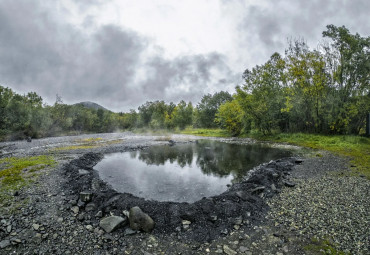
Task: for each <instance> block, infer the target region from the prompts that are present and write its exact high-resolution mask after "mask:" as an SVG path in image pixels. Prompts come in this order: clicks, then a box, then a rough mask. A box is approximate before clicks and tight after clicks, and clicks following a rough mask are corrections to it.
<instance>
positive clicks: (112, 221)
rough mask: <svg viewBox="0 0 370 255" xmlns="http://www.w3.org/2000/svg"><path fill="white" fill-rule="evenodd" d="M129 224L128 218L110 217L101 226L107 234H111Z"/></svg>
mask: <svg viewBox="0 0 370 255" xmlns="http://www.w3.org/2000/svg"><path fill="white" fill-rule="evenodd" d="M126 222H127V218H126V217H125V218H122V217H119V216H109V217H106V218H104V219H102V220H101V221H100V223H99V226H100V227H101V228H102V229H104V231H105V232H107V233H110V232H112V231H113V230H115V229H117V228H118V227H120V226H122V225H124V224H125V223H126Z"/></svg>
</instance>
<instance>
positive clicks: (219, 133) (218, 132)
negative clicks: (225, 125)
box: [179, 128, 231, 137]
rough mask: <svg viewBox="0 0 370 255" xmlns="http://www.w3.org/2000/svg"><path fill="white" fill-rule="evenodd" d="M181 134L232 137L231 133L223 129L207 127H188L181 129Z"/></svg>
mask: <svg viewBox="0 0 370 255" xmlns="http://www.w3.org/2000/svg"><path fill="white" fill-rule="evenodd" d="M179 133H180V134H186V135H197V136H212V137H231V135H230V134H229V133H228V132H227V131H226V130H223V129H211V128H209V129H206V128H197V129H194V128H186V129H184V130H181V131H179Z"/></svg>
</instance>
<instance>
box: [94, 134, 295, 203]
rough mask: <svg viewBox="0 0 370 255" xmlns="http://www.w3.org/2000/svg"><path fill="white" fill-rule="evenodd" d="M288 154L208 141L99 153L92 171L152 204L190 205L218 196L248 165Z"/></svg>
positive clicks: (243, 172) (287, 153)
mask: <svg viewBox="0 0 370 255" xmlns="http://www.w3.org/2000/svg"><path fill="white" fill-rule="evenodd" d="M290 155H291V152H290V151H288V150H283V149H277V148H271V147H268V146H266V145H262V144H248V145H241V144H230V143H224V142H218V141H211V140H200V141H198V142H197V143H186V144H176V145H174V146H169V145H164V146H153V147H150V148H148V149H145V150H142V151H134V152H123V153H112V154H107V155H105V157H104V159H103V160H102V161H101V162H99V163H98V164H97V165H96V166H95V169H96V170H97V171H98V172H99V175H100V178H101V179H102V180H104V181H106V182H107V183H109V184H110V185H112V187H113V188H114V189H115V190H117V191H118V192H123V193H125V192H126V193H131V194H133V195H135V196H138V197H143V198H146V199H152V200H157V201H175V202H195V201H197V200H199V199H201V198H203V197H209V196H214V195H218V194H221V193H222V192H224V191H226V189H227V185H228V184H231V183H232V181H233V180H238V179H240V178H241V177H243V176H244V175H245V174H246V173H247V172H248V171H249V170H250V169H252V168H253V167H255V166H257V165H259V164H261V163H264V162H267V161H270V160H272V159H278V158H281V157H286V156H290Z"/></svg>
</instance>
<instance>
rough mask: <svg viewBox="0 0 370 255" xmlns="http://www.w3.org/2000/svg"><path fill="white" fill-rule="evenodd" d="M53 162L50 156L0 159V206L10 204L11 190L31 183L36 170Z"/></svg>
mask: <svg viewBox="0 0 370 255" xmlns="http://www.w3.org/2000/svg"><path fill="white" fill-rule="evenodd" d="M55 164H56V162H55V160H54V159H53V158H52V157H50V156H35V157H22V158H16V157H11V158H3V159H0V207H1V208H2V207H6V206H8V205H10V204H11V201H12V197H13V196H12V194H13V192H14V191H15V190H18V189H20V188H22V187H24V186H26V185H29V184H31V183H32V182H33V181H34V179H35V178H36V177H37V176H38V171H40V170H41V169H44V168H46V167H51V166H54V165H55Z"/></svg>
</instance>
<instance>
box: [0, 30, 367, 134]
mask: <svg viewBox="0 0 370 255" xmlns="http://www.w3.org/2000/svg"><path fill="white" fill-rule="evenodd" d="M323 37H324V40H323V42H322V43H320V44H319V45H317V46H316V47H315V48H314V49H312V48H310V47H309V46H308V45H307V44H306V43H305V42H304V41H303V40H295V41H291V42H289V43H288V45H287V48H286V50H285V54H284V55H281V54H279V53H274V54H272V56H271V57H270V59H269V60H268V61H267V62H266V63H264V64H262V65H257V66H255V67H254V68H252V69H251V70H249V69H247V70H245V71H244V73H243V80H244V83H243V84H242V85H241V86H238V87H236V93H235V94H234V95H230V94H229V93H228V92H223V91H221V92H218V93H215V94H214V95H210V94H208V95H204V96H203V98H202V100H201V102H199V103H198V104H197V105H196V106H195V107H194V106H193V104H192V103H191V102H185V101H181V102H180V103H178V104H174V103H172V102H171V103H166V102H164V101H154V102H146V103H145V104H143V105H141V106H140V107H138V109H137V110H131V111H130V112H127V113H123V112H121V113H113V112H110V111H107V110H105V109H104V108H102V107H97V106H96V105H94V103H90V102H89V103H88V104H86V103H83V104H82V105H81V104H76V105H66V104H64V103H63V102H62V101H61V99H60V98H58V99H57V100H56V102H55V104H54V105H52V106H48V105H44V104H43V100H42V98H41V97H40V96H39V95H37V94H36V93H35V92H30V93H28V94H27V95H19V94H16V93H15V92H13V91H12V90H11V89H9V88H6V87H3V86H0V140H1V139H3V140H4V139H20V138H23V137H25V136H32V137H43V136H52V135H58V134H65V133H73V132H78V133H80V132H113V131H116V130H124V129H133V128H151V129H175V128H180V129H183V128H185V127H186V126H193V127H198V128H203V127H204V128H215V127H220V128H224V129H226V130H228V132H230V133H231V134H232V135H239V134H241V133H248V132H250V131H253V130H258V131H260V132H263V133H265V134H269V133H271V132H306V133H320V134H363V133H364V132H365V121H366V115H367V114H368V113H369V112H370V37H369V36H367V37H362V36H361V35H359V34H352V33H350V31H349V30H348V29H347V28H346V27H344V26H342V27H336V26H334V25H328V26H327V30H326V31H324V32H323ZM86 105H87V106H88V107H85V106H86Z"/></svg>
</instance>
